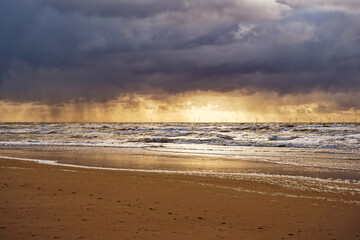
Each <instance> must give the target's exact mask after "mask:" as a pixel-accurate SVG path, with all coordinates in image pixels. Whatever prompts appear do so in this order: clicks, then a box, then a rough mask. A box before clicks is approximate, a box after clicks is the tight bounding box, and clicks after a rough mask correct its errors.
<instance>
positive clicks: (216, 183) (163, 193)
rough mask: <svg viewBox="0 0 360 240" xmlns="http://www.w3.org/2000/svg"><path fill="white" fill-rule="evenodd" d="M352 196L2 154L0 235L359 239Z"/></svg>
mask: <svg viewBox="0 0 360 240" xmlns="http://www.w3.org/2000/svg"><path fill="white" fill-rule="evenodd" d="M234 187H237V188H241V189H243V191H235V190H234ZM264 193H265V194H264ZM271 193H284V194H287V193H289V194H290V193H291V194H292V195H294V194H295V195H296V194H298V195H304V194H305V195H306V196H307V197H302V198H296V197H286V196H285V195H277V194H273V195H271ZM326 199H333V200H332V201H328V200H326ZM334 199H335V200H334ZM354 199H357V200H359V196H358V195H357V196H349V195H344V194H338V193H319V192H306V193H304V192H299V190H292V191H290V190H288V189H286V188H283V187H281V186H277V185H271V184H268V183H266V182H256V181H251V179H250V180H232V179H217V178H213V177H206V176H203V177H202V176H187V175H181V174H159V173H139V172H126V171H109V170H93V169H81V168H71V167H63V166H49V165H41V164H37V163H33V162H24V161H16V160H7V159H0V239H329V240H330V239H360V222H359V217H360V206H359V205H358V204H356V203H352V202H351V200H354ZM343 200H345V201H346V200H349V202H348V203H345V202H344V201H343Z"/></svg>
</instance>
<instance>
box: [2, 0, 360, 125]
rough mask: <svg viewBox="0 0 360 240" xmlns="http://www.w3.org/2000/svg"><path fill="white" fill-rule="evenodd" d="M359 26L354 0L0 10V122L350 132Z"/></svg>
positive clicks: (21, 4)
mask: <svg viewBox="0 0 360 240" xmlns="http://www.w3.org/2000/svg"><path fill="white" fill-rule="evenodd" d="M359 22H360V1H358V0H171V1H170V0H137V1H133V0H16V1H14V0H0V121H115V122H118V121H119V122H123V121H125V122H126V121H136V122H137V121H139V122H144V121H145V122H146V121H199V122H204V121H218V122H224V121H230V122H235V121H239V122H240V121H243V122H252V121H255V119H258V120H259V121H295V119H298V121H324V122H325V121H329V119H330V120H331V121H354V120H355V118H356V117H357V116H358V115H359V113H360V25H359ZM358 119H360V117H358Z"/></svg>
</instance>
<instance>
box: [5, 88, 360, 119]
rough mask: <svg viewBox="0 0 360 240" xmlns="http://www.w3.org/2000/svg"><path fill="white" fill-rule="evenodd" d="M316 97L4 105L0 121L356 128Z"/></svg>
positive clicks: (348, 115)
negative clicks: (344, 124) (291, 124)
mask: <svg viewBox="0 0 360 240" xmlns="http://www.w3.org/2000/svg"><path fill="white" fill-rule="evenodd" d="M341 97H343V96H341V95H340V96H336V95H331V96H330V95H329V94H322V93H314V94H307V95H297V96H296V95H284V96H279V95H276V94H269V93H256V94H252V95H245V94H243V93H240V92H235V91H234V92H231V93H226V94H222V93H217V92H200V91H197V92H190V93H187V94H177V95H168V94H163V95H161V94H159V95H157V96H156V98H155V97H153V96H148V95H132V96H122V97H119V98H118V99H116V100H113V101H109V102H106V103H67V104H59V105H45V104H36V103H21V104H20V103H14V102H5V101H2V102H0V121H3V122H5V121H9V122H12V121H15V122H16V121H20V122H23V121H29V122H32V121H35V122H52V121H56V122H256V121H258V122H273V121H275V122H295V121H298V122H327V121H334V122H335V121H336V122H343V121H345V122H354V121H356V120H355V119H356V117H357V115H358V114H359V111H356V110H355V109H337V106H336V105H334V103H333V102H331V101H330V100H331V99H334V98H341Z"/></svg>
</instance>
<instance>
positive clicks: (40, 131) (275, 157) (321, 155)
mask: <svg viewBox="0 0 360 240" xmlns="http://www.w3.org/2000/svg"><path fill="white" fill-rule="evenodd" d="M0 145H3V146H9V145H11V146H39V145H40V146H87V147H89V146H90V147H91V146H96V147H116V148H145V149H150V150H152V151H157V152H166V153H169V154H170V153H171V154H190V155H202V156H221V157H225V158H232V159H236V158H241V159H246V160H255V161H268V162H274V163H280V164H291V165H300V166H313V167H325V168H338V169H352V170H360V157H359V149H360V124H354V123H353V124H345V123H344V124H338V123H333V124H285V123H284V124H280V123H278V124H274V123H261V124H253V123H239V124H235V123H232V124H230V123H229V124H226V123H47V124H44V123H1V124H0Z"/></svg>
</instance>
